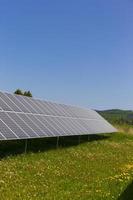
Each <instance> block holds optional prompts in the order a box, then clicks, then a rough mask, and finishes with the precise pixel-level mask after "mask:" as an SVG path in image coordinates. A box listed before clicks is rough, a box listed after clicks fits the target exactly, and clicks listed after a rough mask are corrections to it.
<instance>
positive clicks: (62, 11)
mask: <svg viewBox="0 0 133 200" xmlns="http://www.w3.org/2000/svg"><path fill="white" fill-rule="evenodd" d="M16 88H22V89H24V90H28V89H30V90H31V91H32V93H33V95H34V97H39V98H44V99H48V100H52V101H57V102H62V103H68V104H76V105H80V106H87V107H91V108H96V109H106V108H123V109H133V1H132V0H110V1H108V0H0V90H2V91H8V92H13V91H14V90H15V89H16Z"/></svg>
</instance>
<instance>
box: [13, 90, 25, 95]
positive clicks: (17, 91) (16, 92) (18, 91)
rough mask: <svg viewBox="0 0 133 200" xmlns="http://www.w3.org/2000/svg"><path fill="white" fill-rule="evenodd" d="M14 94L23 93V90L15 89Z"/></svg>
mask: <svg viewBox="0 0 133 200" xmlns="http://www.w3.org/2000/svg"><path fill="white" fill-rule="evenodd" d="M14 94H18V95H24V94H23V92H22V90H20V89H17V90H16V91H15V92H14Z"/></svg>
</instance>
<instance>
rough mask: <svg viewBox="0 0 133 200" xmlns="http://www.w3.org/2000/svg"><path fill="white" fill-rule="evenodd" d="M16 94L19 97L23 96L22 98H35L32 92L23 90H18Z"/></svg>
mask: <svg viewBox="0 0 133 200" xmlns="http://www.w3.org/2000/svg"><path fill="white" fill-rule="evenodd" d="M14 94H17V95H22V96H27V97H33V95H32V93H31V91H30V90H29V91H24V92H23V91H22V90H21V89H17V90H15V92H14Z"/></svg>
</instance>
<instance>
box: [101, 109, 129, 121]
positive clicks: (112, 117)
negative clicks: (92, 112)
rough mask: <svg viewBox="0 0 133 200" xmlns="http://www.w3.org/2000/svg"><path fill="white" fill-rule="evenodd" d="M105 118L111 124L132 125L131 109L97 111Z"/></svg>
mask: <svg viewBox="0 0 133 200" xmlns="http://www.w3.org/2000/svg"><path fill="white" fill-rule="evenodd" d="M98 112H99V114H101V115H102V116H103V117H104V118H105V119H107V120H108V121H109V122H111V123H113V124H120V125H122V124H128V125H133V111H131V110H119V109H113V110H105V111H98Z"/></svg>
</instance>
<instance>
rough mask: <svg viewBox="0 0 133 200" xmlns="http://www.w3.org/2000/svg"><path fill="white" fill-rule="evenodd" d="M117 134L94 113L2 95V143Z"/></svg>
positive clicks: (83, 109) (77, 108) (0, 138)
mask: <svg viewBox="0 0 133 200" xmlns="http://www.w3.org/2000/svg"><path fill="white" fill-rule="evenodd" d="M116 131H117V130H116V129H115V128H114V127H113V126H112V125H111V124H109V123H108V122H107V121H106V120H105V119H104V118H102V117H101V116H100V115H99V114H98V113H97V112H96V111H94V110H90V109H85V108H79V107H76V106H68V105H64V104H57V103H52V102H48V101H43V100H40V99H33V98H29V97H25V96H19V95H15V94H9V93H3V92H0V140H13V139H28V138H41V137H59V136H69V135H88V134H98V133H109V132H116Z"/></svg>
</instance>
